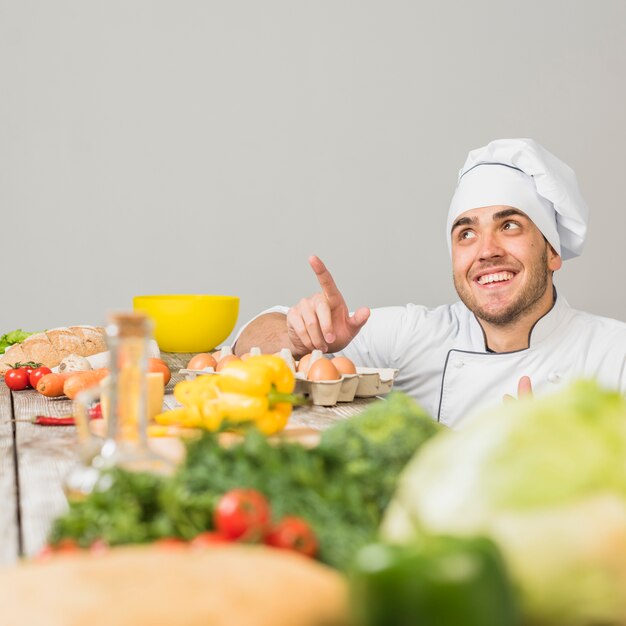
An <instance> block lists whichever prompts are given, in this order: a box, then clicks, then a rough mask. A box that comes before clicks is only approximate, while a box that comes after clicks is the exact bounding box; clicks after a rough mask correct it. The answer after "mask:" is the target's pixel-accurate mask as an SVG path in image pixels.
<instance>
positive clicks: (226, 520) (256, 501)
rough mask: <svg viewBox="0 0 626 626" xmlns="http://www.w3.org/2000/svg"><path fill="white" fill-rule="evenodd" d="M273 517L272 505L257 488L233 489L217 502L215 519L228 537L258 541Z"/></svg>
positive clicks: (221, 532)
mask: <svg viewBox="0 0 626 626" xmlns="http://www.w3.org/2000/svg"><path fill="white" fill-rule="evenodd" d="M270 518H271V512H270V505H269V503H268V501H267V499H266V498H265V496H264V495H263V494H262V493H259V492H258V491H256V490H255V489H232V490H231V491H228V492H227V493H225V494H224V495H223V496H222V497H221V498H220V500H219V502H218V503H217V507H216V509H215V513H214V517H213V521H214V524H215V528H216V529H217V531H218V532H219V533H220V534H221V535H223V536H224V537H225V538H226V539H231V540H234V539H240V540H242V541H258V540H260V539H261V538H262V537H263V536H264V534H265V531H266V530H267V527H268V525H269V522H270Z"/></svg>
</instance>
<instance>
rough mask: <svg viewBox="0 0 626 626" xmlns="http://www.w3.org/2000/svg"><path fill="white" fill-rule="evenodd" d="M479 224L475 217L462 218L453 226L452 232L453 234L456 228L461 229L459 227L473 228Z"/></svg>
mask: <svg viewBox="0 0 626 626" xmlns="http://www.w3.org/2000/svg"><path fill="white" fill-rule="evenodd" d="M477 223H478V219H477V218H475V217H461V218H459V219H458V220H457V221H456V222H454V224H452V228H451V229H450V232H451V233H453V232H454V229H455V228H459V226H472V225H474V224H477Z"/></svg>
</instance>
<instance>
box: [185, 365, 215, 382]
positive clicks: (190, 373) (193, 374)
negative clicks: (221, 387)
mask: <svg viewBox="0 0 626 626" xmlns="http://www.w3.org/2000/svg"><path fill="white" fill-rule="evenodd" d="M178 373H179V374H184V375H185V380H194V379H196V378H197V377H198V376H207V375H208V376H210V375H212V374H219V372H216V371H215V369H214V368H213V367H205V368H204V369H203V370H190V369H187V368H183V369H180V370H178Z"/></svg>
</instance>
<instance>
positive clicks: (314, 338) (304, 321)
mask: <svg viewBox="0 0 626 626" xmlns="http://www.w3.org/2000/svg"><path fill="white" fill-rule="evenodd" d="M309 264H310V265H311V268H312V269H313V271H314V272H315V275H316V276H317V280H318V282H319V284H320V287H321V288H322V291H321V293H316V294H315V295H313V296H311V297H310V298H303V299H302V300H300V302H298V304H296V305H295V306H293V307H291V308H290V309H289V312H288V313H287V335H288V337H289V341H290V343H291V348H292V352H293V353H294V354H296V355H303V354H306V353H307V352H311V351H312V350H322V352H328V351H330V352H336V351H337V350H342V349H343V348H345V347H346V346H347V345H348V344H349V343H350V342H351V341H352V340H353V339H354V337H356V335H357V334H358V332H359V331H360V330H361V328H362V327H363V325H364V324H365V322H367V320H368V319H369V316H370V310H369V309H368V308H367V307H363V308H360V309H357V310H356V311H355V312H354V313H353V315H350V312H349V311H348V307H347V305H346V301H345V300H344V298H343V296H342V295H341V292H340V291H339V289H338V288H337V285H336V284H335V281H334V280H333V277H332V276H331V274H330V272H329V271H328V270H327V269H326V266H325V265H324V263H322V261H321V259H320V258H318V257H316V256H312V257H309Z"/></svg>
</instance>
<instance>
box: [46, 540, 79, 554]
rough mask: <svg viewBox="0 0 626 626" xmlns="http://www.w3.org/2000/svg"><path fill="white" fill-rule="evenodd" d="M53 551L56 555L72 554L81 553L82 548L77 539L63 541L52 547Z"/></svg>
mask: <svg viewBox="0 0 626 626" xmlns="http://www.w3.org/2000/svg"><path fill="white" fill-rule="evenodd" d="M52 549H53V550H54V553H55V554H70V553H73V552H80V551H81V547H80V546H79V545H78V543H77V542H76V540H75V539H61V541H59V543H57V544H55V545H53V546H52Z"/></svg>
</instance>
